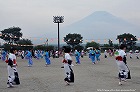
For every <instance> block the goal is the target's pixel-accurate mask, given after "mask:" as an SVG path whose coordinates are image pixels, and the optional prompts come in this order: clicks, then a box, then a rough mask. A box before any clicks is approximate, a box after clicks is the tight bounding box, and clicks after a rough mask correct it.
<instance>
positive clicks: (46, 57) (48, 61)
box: [45, 50, 51, 66]
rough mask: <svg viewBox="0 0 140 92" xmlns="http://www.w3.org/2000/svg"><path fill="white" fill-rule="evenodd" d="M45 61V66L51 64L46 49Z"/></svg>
mask: <svg viewBox="0 0 140 92" xmlns="http://www.w3.org/2000/svg"><path fill="white" fill-rule="evenodd" d="M45 61H46V66H47V65H50V64H51V61H50V56H49V52H48V50H47V51H46V53H45Z"/></svg>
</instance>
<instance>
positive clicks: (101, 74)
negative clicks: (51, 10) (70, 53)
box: [0, 56, 140, 92]
mask: <svg viewBox="0 0 140 92" xmlns="http://www.w3.org/2000/svg"><path fill="white" fill-rule="evenodd" d="M33 61H34V65H33V67H27V61H26V60H22V59H20V58H18V59H17V62H18V72H19V77H20V82H21V84H20V85H19V86H15V87H14V88H7V86H6V82H7V66H6V64H5V62H2V61H1V60H0V92H109V91H110V92H140V60H137V59H132V60H130V59H129V58H128V60H127V62H128V66H129V68H130V70H131V76H132V79H131V80H127V82H125V83H123V85H122V86H119V85H118V78H117V66H116V63H115V59H114V57H109V58H108V59H104V57H103V56H101V61H100V62H99V63H97V64H96V65H92V63H91V61H90V59H89V58H88V56H85V57H84V58H81V65H77V66H74V67H73V70H74V73H75V83H74V84H71V85H70V86H66V85H65V82H64V81H63V79H64V76H65V75H64V70H63V69H62V68H60V67H61V66H62V63H61V61H62V58H59V59H53V58H51V63H52V64H51V65H50V66H48V67H45V60H44V59H40V60H36V59H33ZM73 61H74V63H73V64H74V65H75V58H74V57H73ZM121 90H122V91H121Z"/></svg>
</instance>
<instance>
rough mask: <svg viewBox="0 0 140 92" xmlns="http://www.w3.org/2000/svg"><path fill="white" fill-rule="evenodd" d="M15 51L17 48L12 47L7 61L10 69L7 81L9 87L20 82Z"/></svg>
mask: <svg viewBox="0 0 140 92" xmlns="http://www.w3.org/2000/svg"><path fill="white" fill-rule="evenodd" d="M15 53H16V50H15V49H14V48H12V49H11V50H10V53H9V55H8V59H7V60H6V61H5V62H6V63H7V70H8V82H7V87H8V88H11V87H13V84H16V85H19V84H20V81H19V77H18V71H17V63H16V56H15Z"/></svg>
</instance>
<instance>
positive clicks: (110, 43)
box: [108, 39, 113, 47]
mask: <svg viewBox="0 0 140 92" xmlns="http://www.w3.org/2000/svg"><path fill="white" fill-rule="evenodd" d="M108 44H109V46H110V47H113V42H112V40H110V39H109V40H108Z"/></svg>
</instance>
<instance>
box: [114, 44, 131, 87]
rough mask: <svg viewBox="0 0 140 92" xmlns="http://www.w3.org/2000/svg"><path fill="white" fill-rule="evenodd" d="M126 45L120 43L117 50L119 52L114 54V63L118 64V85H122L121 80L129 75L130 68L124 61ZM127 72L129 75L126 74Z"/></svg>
mask: <svg viewBox="0 0 140 92" xmlns="http://www.w3.org/2000/svg"><path fill="white" fill-rule="evenodd" d="M125 50H126V46H125V45H123V44H122V45H120V50H119V51H118V52H119V54H118V56H116V63H117V65H118V70H119V85H122V81H126V79H127V78H129V79H130V78H131V77H130V70H129V69H128V66H127V63H126V53H125ZM128 73H129V75H128Z"/></svg>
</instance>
